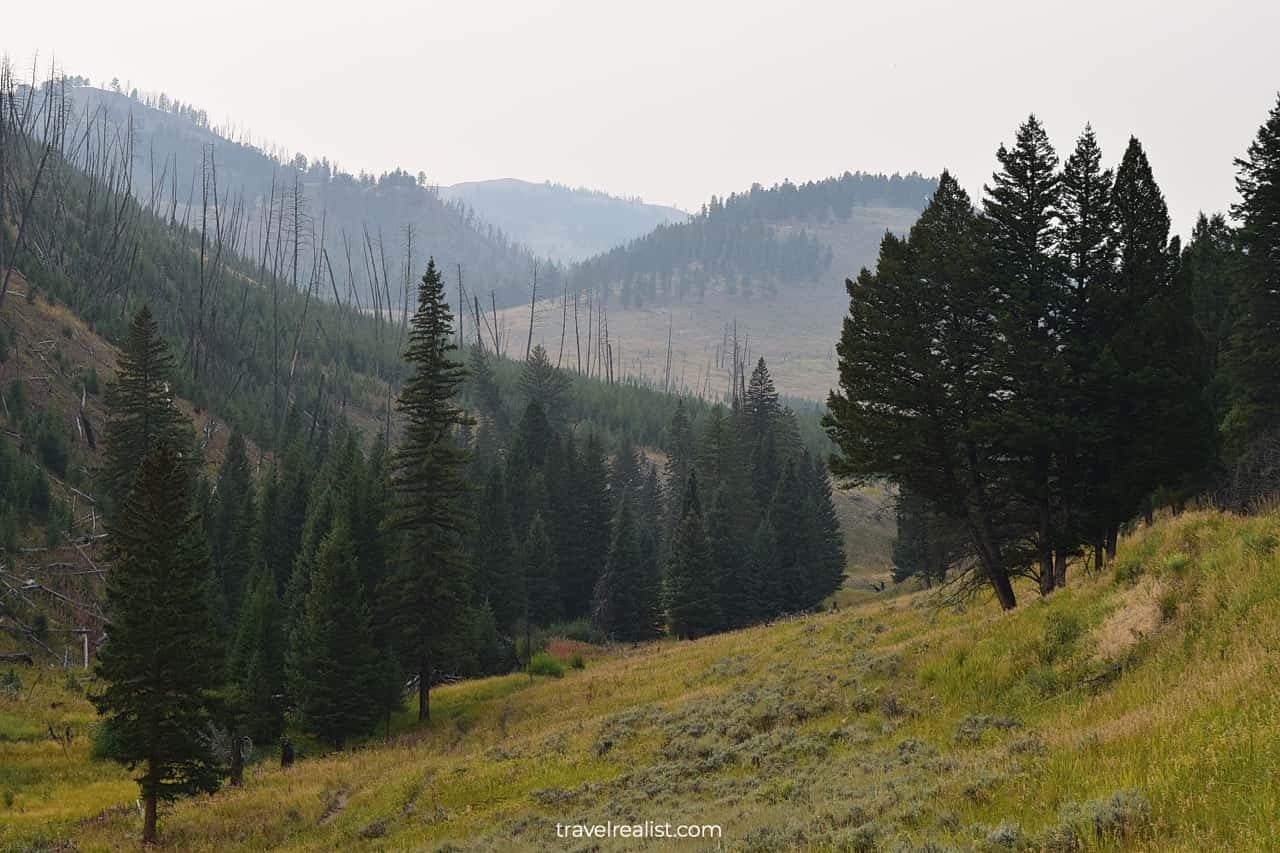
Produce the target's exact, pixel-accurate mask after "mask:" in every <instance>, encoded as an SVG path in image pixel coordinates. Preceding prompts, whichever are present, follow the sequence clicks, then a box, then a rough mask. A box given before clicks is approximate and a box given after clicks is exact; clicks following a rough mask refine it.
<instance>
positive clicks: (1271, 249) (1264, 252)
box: [1222, 98, 1280, 456]
mask: <svg viewBox="0 0 1280 853" xmlns="http://www.w3.org/2000/svg"><path fill="white" fill-rule="evenodd" d="M1236 169H1237V172H1236V191H1237V192H1238V193H1239V194H1240V201H1239V202H1238V203H1237V204H1235V205H1234V206H1233V207H1232V208H1231V212H1232V215H1234V216H1235V217H1236V218H1237V219H1238V220H1240V223H1241V227H1240V242H1241V244H1242V245H1243V246H1244V250H1245V256H1246V262H1245V265H1244V267H1245V269H1244V272H1243V275H1242V281H1241V283H1240V287H1239V289H1238V292H1237V294H1236V298H1235V300H1234V309H1235V314H1236V317H1237V326H1236V329H1235V331H1234V333H1233V334H1232V337H1231V344H1230V347H1229V349H1228V352H1227V356H1226V359H1225V365H1224V368H1225V370H1224V372H1225V375H1226V380H1227V386H1228V389H1229V390H1228V395H1229V401H1230V408H1229V410H1228V412H1227V415H1226V418H1225V419H1224V421H1223V425H1222V431H1223V435H1224V438H1225V441H1226V449H1227V452H1228V454H1229V455H1231V456H1237V455H1239V454H1240V453H1241V452H1242V451H1243V450H1244V449H1245V448H1246V447H1247V446H1248V445H1249V444H1250V442H1252V441H1253V440H1255V439H1257V438H1259V437H1260V436H1262V435H1263V434H1264V433H1266V432H1270V431H1274V430H1275V428H1276V424H1277V423H1280V381H1277V380H1276V365H1277V364H1280V98H1277V100H1276V105H1275V106H1274V107H1272V109H1271V112H1270V113H1269V114H1268V116H1267V120H1266V122H1264V123H1263V125H1262V126H1261V127H1259V128H1258V133H1257V135H1256V136H1255V137H1254V140H1253V142H1252V143H1251V144H1250V145H1249V150H1248V152H1246V154H1245V156H1244V157H1242V158H1239V159H1237V160H1236Z"/></svg>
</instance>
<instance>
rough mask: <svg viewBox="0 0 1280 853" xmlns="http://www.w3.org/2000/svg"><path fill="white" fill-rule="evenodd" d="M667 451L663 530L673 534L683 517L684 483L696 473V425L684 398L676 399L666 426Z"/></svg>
mask: <svg viewBox="0 0 1280 853" xmlns="http://www.w3.org/2000/svg"><path fill="white" fill-rule="evenodd" d="M666 450H667V461H666V464H665V466H664V467H663V478H664V479H665V480H666V482H667V491H666V494H667V514H666V521H665V523H664V525H663V530H664V532H666V533H667V534H670V532H671V531H672V530H675V527H676V524H677V523H679V521H680V518H681V516H683V515H684V506H683V501H684V488H683V484H685V483H687V482H689V472H690V471H692V470H693V464H694V459H695V458H696V453H697V449H696V443H695V441H694V435H693V426H692V424H691V423H690V422H689V415H688V413H687V412H686V411H685V407H684V400H683V399H679V400H676V410H675V412H674V413H673V414H672V415H671V424H670V426H668V427H667V446H666Z"/></svg>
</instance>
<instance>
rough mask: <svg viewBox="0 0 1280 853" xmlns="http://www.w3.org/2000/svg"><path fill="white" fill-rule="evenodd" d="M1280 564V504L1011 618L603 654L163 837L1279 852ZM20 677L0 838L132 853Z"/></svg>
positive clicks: (864, 618) (520, 845)
mask: <svg viewBox="0 0 1280 853" xmlns="http://www.w3.org/2000/svg"><path fill="white" fill-rule="evenodd" d="M1278 544H1280V512H1277V511H1275V510H1272V511H1270V512H1267V513H1263V514H1260V515H1258V516H1255V517H1251V518H1243V517H1238V516H1234V515H1229V514H1224V513H1219V512H1209V511H1202V512H1190V513H1186V514H1184V515H1182V516H1179V517H1177V518H1164V519H1159V520H1157V522H1156V523H1155V525H1154V526H1152V527H1150V528H1143V529H1139V530H1137V531H1136V532H1134V533H1132V534H1131V535H1129V536H1127V537H1125V538H1124V539H1123V540H1122V542H1121V543H1120V550H1119V556H1118V559H1117V560H1116V562H1115V563H1114V564H1113V567H1112V571H1109V572H1108V573H1106V574H1103V575H1098V576H1091V577H1084V576H1081V577H1080V581H1079V583H1076V584H1074V585H1072V586H1070V587H1068V588H1066V589H1064V590H1061V591H1059V592H1058V593H1056V594H1055V595H1054V596H1052V597H1050V598H1048V599H1044V600H1042V601H1040V602H1037V603H1035V604H1032V605H1030V606H1026V607H1023V608H1020V609H1018V610H1017V611H1014V612H1010V613H1002V612H1001V611H1000V610H999V608H998V607H997V606H996V605H995V603H994V602H985V603H981V604H978V605H975V606H972V607H970V608H968V609H959V610H957V609H936V608H934V607H933V606H931V599H930V598H929V596H928V594H927V593H916V594H909V595H904V596H901V597H898V598H895V599H892V600H889V601H867V600H859V599H857V598H856V597H855V596H849V597H847V599H846V601H845V603H844V606H843V607H841V608H840V610H839V611H838V612H834V613H824V614H821V615H815V616H809V617H803V618H797V619H793V620H789V621H785V622H782V623H778V624H773V625H768V626H761V627H756V628H751V629H748V630H745V631H739V632H734V633H729V634H723V635H718V636H713V637H708V638H705V639H702V640H698V641H694V642H685V643H677V642H659V643H655V644H651V645H645V646H639V647H631V648H612V649H608V650H605V651H604V652H603V653H601V654H600V656H596V653H592V652H589V653H588V657H587V660H586V663H585V668H583V669H581V670H578V669H568V670H567V671H566V673H565V675H564V677H563V679H556V678H550V677H548V678H541V677H540V678H537V679H536V680H534V681H533V682H532V683H531V682H530V680H529V678H528V677H527V676H523V675H510V676H504V677H497V678H490V679H486V680H483V681H476V682H471V683H467V684H462V685H456V686H450V687H442V688H439V689H438V690H437V691H436V697H435V703H436V709H437V713H436V714H433V716H432V720H431V722H430V724H429V725H428V726H426V727H423V728H415V727H413V726H410V725H409V724H408V722H407V720H408V719H409V718H411V717H412V709H410V713H408V714H406V715H404V716H403V717H398V718H397V720H396V722H395V724H394V725H393V734H392V738H391V740H390V741H389V742H385V743H384V742H381V741H374V742H371V743H369V744H368V745H367V746H365V747H363V748H358V749H356V750H355V751H353V752H350V753H343V754H339V755H334V756H330V757H315V758H311V757H308V758H307V759H306V760H304V761H302V762H301V763H300V764H299V765H297V766H295V767H294V768H292V769H290V770H281V769H279V768H278V767H276V766H275V762H274V761H272V760H266V761H263V762H262V763H260V764H257V765H254V766H253V767H252V768H251V769H250V770H249V772H248V774H247V777H246V784H245V787H244V789H243V790H238V791H237V790H225V791H223V792H221V793H219V794H217V795H214V796H212V797H208V798H200V799H195V800H188V801H182V802H179V803H177V804H176V805H175V806H174V807H173V809H172V813H171V814H169V815H168V816H167V817H166V818H165V825H166V833H165V837H164V839H163V843H164V844H165V845H166V846H167V847H168V848H170V849H175V850H177V849H182V850H214V849H223V850H225V849H244V850H249V849H265V848H268V847H270V848H273V849H285V850H319V849H333V848H335V847H336V848H341V849H347V850H365V849H367V850H377V849H401V848H406V847H414V848H419V847H425V848H427V849H455V850H456V849H475V850H483V849H495V848H501V849H528V850H534V849H545V848H546V847H547V846H549V845H553V844H554V843H555V840H554V839H555V824H556V823H557V822H560V823H576V822H585V823H595V822H603V821H605V820H613V821H615V822H618V821H634V822H640V821H643V820H654V821H667V820H669V821H671V822H672V823H697V824H709V823H719V824H722V825H723V831H724V846H725V847H727V848H729V849H748V848H749V849H797V848H802V847H835V848H839V849H852V850H874V849H925V848H924V845H926V844H932V845H934V846H933V847H929V848H928V849H966V850H969V849H975V850H1022V849H1039V850H1075V849H1090V850H1150V851H1157V850H1158V851H1169V850H1186V851H1196V850H1210V849H1213V850H1227V849H1233V850H1246V849H1247V850H1260V849H1268V848H1272V847H1274V846H1275V845H1276V844H1277V843H1280V835H1278V834H1277V829H1276V826H1275V822H1274V815H1275V814H1276V810H1277V807H1280V783H1278V782H1277V780H1276V777H1275V775H1274V773H1272V768H1274V766H1275V763H1276V761H1277V759H1280V724H1277V722H1276V721H1277V719H1280V716H1278V715H1277V711H1280V708H1278V707H1277V704H1278V702H1280V700H1278V698H1277V694H1276V693H1275V691H1274V689H1272V685H1273V684H1274V679H1275V674H1276V668H1277V664H1280V659H1278V658H1277V651H1276V650H1277V648H1280V646H1278V645H1277V644H1278V643H1280V617H1278V616H1277V614H1278V613H1280V610H1278V609H1277V607H1276V605H1277V598H1278V597H1280V551H1278V548H1277V545H1278ZM844 595H848V594H844ZM1245 626H1247V630H1246V629H1245ZM561 645H563V646H564V649H562V650H561V653H562V654H564V655H565V656H567V655H568V652H567V649H568V648H571V647H572V646H571V644H561ZM554 649H555V647H554V646H553V650H554ZM21 677H22V678H23V679H24V680H26V681H24V685H23V687H22V688H21V689H20V690H16V691H11V692H10V693H9V694H5V698H3V699H0V725H3V727H4V729H3V731H4V734H5V737H4V738H3V739H2V740H0V759H2V760H0V768H4V769H3V770H2V771H0V793H4V792H7V793H4V797H5V802H6V803H7V805H5V806H4V808H5V811H4V818H5V819H4V821H3V822H0V825H2V826H3V827H4V828H3V830H0V833H2V834H0V841H2V842H3V843H4V844H5V845H6V846H7V847H8V848H10V849H22V848H23V846H24V845H37V844H46V845H52V844H54V843H57V842H59V841H71V842H73V843H74V844H75V845H76V847H77V849H80V850H86V851H87V850H108V849H118V848H119V847H121V846H127V845H128V844H130V843H131V840H132V839H134V838H136V836H137V832H138V825H139V820H138V816H137V814H136V812H135V811H134V810H133V808H132V799H133V797H134V796H135V792H136V787H135V786H134V785H133V783H132V782H131V781H130V780H129V779H128V775H127V774H126V773H125V772H124V771H122V770H119V769H117V768H115V767H114V766H113V765H110V764H108V763H97V762H93V761H92V760H91V759H90V758H89V737H88V734H89V728H90V719H91V712H90V711H89V709H88V705H87V703H86V702H85V701H84V699H83V698H82V697H81V696H80V694H79V693H77V692H74V691H70V690H69V689H68V688H67V687H65V686H64V685H63V683H62V681H63V679H62V677H57V678H50V674H46V675H45V676H44V677H43V679H42V680H41V683H40V684H37V685H32V684H31V681H30V680H31V679H35V678H37V677H38V676H37V675H35V674H31V673H27V672H24V673H22V675H21ZM33 686H34V689H32V687H33ZM35 709H39V710H38V712H37V711H36V710H35ZM46 718H47V721H48V722H49V723H51V724H53V725H54V729H55V731H62V730H63V727H65V726H68V725H69V726H70V727H71V731H72V734H73V736H74V737H73V739H72V740H71V742H70V743H69V744H67V745H65V747H64V746H62V745H59V744H58V743H55V742H54V741H52V740H50V739H49V736H48V734H47V733H46V732H45V723H46ZM265 751H267V752H269V751H270V750H269V749H267V750H265ZM260 754H261V753H260ZM90 782H92V784H90ZM15 789H16V794H15V793H14V791H15ZM633 846H634V845H626V844H624V843H622V842H621V841H614V842H607V841H606V842H605V843H604V845H603V847H604V849H629V848H631V847H633ZM677 846H678V845H677ZM711 846H712V845H710V844H707V843H705V842H704V843H701V844H694V843H687V844H686V845H685V847H684V848H683V849H710V847H711Z"/></svg>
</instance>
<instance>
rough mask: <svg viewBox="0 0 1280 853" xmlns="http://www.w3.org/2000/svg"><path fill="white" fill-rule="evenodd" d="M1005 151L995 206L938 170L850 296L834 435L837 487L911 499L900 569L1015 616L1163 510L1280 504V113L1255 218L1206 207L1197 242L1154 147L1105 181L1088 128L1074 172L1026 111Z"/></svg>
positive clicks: (1247, 159) (1258, 186)
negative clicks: (1023, 589)
mask: <svg viewBox="0 0 1280 853" xmlns="http://www.w3.org/2000/svg"><path fill="white" fill-rule="evenodd" d="M996 158H997V160H998V161H999V164H1000V168H999V169H998V170H997V171H996V172H995V174H994V175H993V177H992V180H991V182H990V183H989V184H988V185H986V186H985V188H984V194H983V198H982V200H981V204H980V206H979V207H977V208H975V206H974V204H973V203H972V201H971V200H970V198H969V197H968V195H967V194H966V193H965V192H964V190H963V189H961V187H960V185H959V184H958V183H957V181H956V179H955V178H954V177H953V176H951V175H950V174H947V173H944V174H943V175H942V177H941V179H940V180H939V183H938V188H937V190H936V191H935V192H934V194H933V196H932V198H931V199H930V202H929V205H928V206H927V207H926V208H925V210H924V212H923V214H922V215H921V217H920V219H919V221H918V222H917V223H916V225H915V226H914V227H913V228H912V229H911V232H910V233H909V235H907V236H906V237H905V238H899V237H897V236H894V235H892V234H887V235H886V236H885V238H884V240H883V242H882V244H881V248H880V256H879V262H878V266H877V268H876V269H875V270H874V271H872V270H863V271H862V272H861V274H860V275H859V276H858V278H857V279H856V280H851V281H849V282H847V288H848V292H849V297H850V303H849V314H848V316H847V317H846V319H845V322H844V326H843V331H842V334H841V340H840V343H839V346H838V354H839V358H840V387H839V389H838V390H837V391H835V392H833V393H832V395H831V397H830V401H829V407H830V410H831V413H830V415H829V416H828V419H827V425H828V431H829V433H830V435H831V437H832V439H833V440H834V441H836V442H837V444H839V446H840V450H841V455H840V457H839V458H837V459H836V460H835V463H834V464H835V470H836V471H837V472H838V473H840V474H841V475H843V476H846V477H849V478H852V479H855V480H865V479H868V478H883V479H886V480H889V481H891V482H893V483H895V484H896V485H897V486H898V488H899V490H900V494H899V500H898V509H899V514H900V515H899V543H898V547H897V549H896V551H895V562H897V563H899V568H898V575H899V577H906V576H909V575H911V574H919V575H921V576H923V577H924V578H925V579H926V581H928V582H931V581H933V580H939V579H941V578H942V576H943V575H944V574H945V572H946V570H947V568H948V567H961V568H965V569H971V571H965V572H962V577H963V578H964V579H965V581H966V582H967V584H968V588H969V589H972V588H974V586H975V585H982V586H989V587H990V588H991V589H993V590H994V592H995V595H996V597H997V598H998V600H999V601H1000V603H1001V605H1002V606H1004V607H1006V608H1010V607H1013V606H1014V605H1015V604H1016V597H1015V593H1014V587H1013V583H1012V581H1013V579H1014V578H1016V577H1019V576H1023V577H1029V578H1031V579H1032V580H1033V581H1034V582H1036V583H1037V585H1038V589H1039V591H1040V592H1041V593H1042V594H1047V593H1049V592H1051V591H1052V590H1054V589H1055V588H1057V587H1060V586H1062V585H1064V584H1065V583H1066V580H1067V568H1068V566H1069V565H1070V564H1071V563H1072V562H1081V561H1084V560H1085V559H1087V560H1088V561H1089V563H1090V564H1091V565H1092V566H1093V567H1095V568H1100V567H1102V566H1103V565H1104V564H1105V563H1106V562H1107V561H1108V560H1109V559H1111V558H1112V557H1114V555H1115V547H1116V540H1117V536H1118V533H1119V531H1120V528H1121V527H1122V526H1123V525H1125V524H1126V523H1128V522H1130V520H1132V519H1134V518H1137V517H1146V518H1147V519H1148V520H1149V519H1150V517H1151V515H1152V513H1153V512H1154V511H1155V510H1156V509H1157V508H1159V507H1164V506H1168V507H1172V508H1173V509H1174V510H1175V511H1177V510H1180V509H1181V508H1182V507H1183V506H1184V505H1186V504H1187V503H1188V502H1189V501H1191V500H1194V499H1197V498H1198V497H1202V496H1208V497H1209V498H1210V499H1213V498H1215V497H1216V498H1217V499H1219V500H1220V501H1222V502H1224V503H1227V504H1230V505H1233V506H1236V507H1239V508H1247V506H1248V504H1249V502H1250V501H1253V500H1255V499H1257V498H1258V497H1259V496H1260V495H1261V494H1264V493H1265V492H1267V491H1268V490H1269V491H1271V492H1274V490H1275V488H1276V486H1275V483H1276V479H1275V478H1276V475H1277V473H1280V467H1277V466H1276V465H1275V464H1274V459H1276V458H1280V457H1277V455H1276V453H1275V448H1276V446H1277V439H1276V433H1275V425H1276V423H1277V419H1278V418H1280V379H1278V377H1280V373H1277V372H1276V371H1275V369H1274V367H1275V363H1276V357H1277V355H1278V354H1280V295H1277V294H1280V287H1277V283H1278V282H1280V262H1278V261H1277V259H1278V258H1280V251H1278V250H1280V226H1278V225H1277V223H1278V222H1280V195H1278V194H1277V187H1280V104H1278V105H1277V107H1276V108H1274V109H1273V110H1272V111H1271V113H1270V115H1269V118H1268V120H1267V121H1266V123H1265V124H1264V125H1263V126H1262V127H1261V128H1260V130H1259V131H1258V134H1257V137H1256V139H1255V140H1254V142H1253V144H1252V145H1251V146H1250V147H1249V149H1248V152H1247V153H1246V155H1245V156H1244V157H1242V158H1240V159H1238V160H1237V161H1236V164H1237V168H1238V177H1237V180H1236V184H1237V189H1238V191H1239V194H1240V199H1239V202H1238V203H1237V204H1236V205H1235V206H1234V207H1233V208H1232V211H1231V212H1232V215H1233V217H1234V219H1235V220H1236V223H1237V224H1232V223H1230V222H1228V220H1227V219H1226V218H1225V217H1223V216H1221V215H1214V216H1212V217H1207V216H1204V215H1201V217H1200V218H1199V220H1198V222H1197V224H1196V226H1195V229H1194V231H1193V233H1192V235H1191V240H1190V242H1189V243H1188V245H1186V246H1185V247H1184V246H1183V245H1182V244H1181V241H1180V239H1179V238H1178V237H1177V236H1176V235H1175V236H1172V237H1171V236H1170V221H1169V214H1168V209H1167V206H1166V203H1165V200H1164V196H1163V194H1162V193H1161V191H1160V188H1159V186H1158V184H1157V182H1156V179H1155V176H1154V175H1153V173H1152V169H1151V166H1150V163H1149V162H1148V159H1147V155H1146V152H1145V150H1144V148H1143V146H1142V144H1141V143H1140V142H1139V141H1138V140H1137V139H1136V138H1131V139H1130V140H1129V143H1128V146H1127V147H1126V149H1125V151H1124V153H1123V155H1122V157H1121V159H1120V161H1119V163H1118V164H1117V165H1116V166H1115V167H1113V168H1108V167H1104V164H1103V154H1102V151H1101V150H1100V147H1099V145H1098V142H1097V138H1096V136H1095V134H1094V132H1093V130H1092V129H1091V128H1089V127H1086V128H1085V130H1084V132H1083V133H1082V134H1081V135H1080V137H1079V139H1078V140H1077V142H1076V145H1075V148H1074V150H1073V151H1072V152H1071V154H1070V155H1069V156H1068V157H1067V159H1066V161H1065V162H1064V163H1060V161H1059V159H1058V156H1057V154H1056V153H1055V151H1054V149H1053V147H1052V146H1051V144H1050V142H1049V139H1048V135H1047V133H1046V132H1045V129H1044V127H1043V126H1042V125H1041V123H1040V122H1039V120H1038V119H1036V118H1035V117H1034V116H1032V117H1031V118H1029V119H1028V120H1027V121H1026V122H1024V123H1023V124H1022V125H1021V126H1020V127H1019V128H1018V131H1017V134H1016V136H1015V140H1014V144H1013V145H1012V147H1008V148H1006V147H1005V146H1001V147H1000V149H999V150H998V151H997V153H996ZM1267 460H1272V461H1271V462H1267ZM964 589H965V586H963V585H962V587H961V590H962V591H963V590H964Z"/></svg>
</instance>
